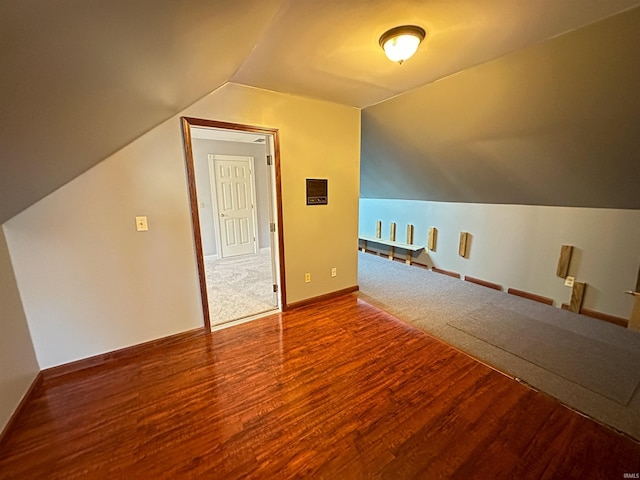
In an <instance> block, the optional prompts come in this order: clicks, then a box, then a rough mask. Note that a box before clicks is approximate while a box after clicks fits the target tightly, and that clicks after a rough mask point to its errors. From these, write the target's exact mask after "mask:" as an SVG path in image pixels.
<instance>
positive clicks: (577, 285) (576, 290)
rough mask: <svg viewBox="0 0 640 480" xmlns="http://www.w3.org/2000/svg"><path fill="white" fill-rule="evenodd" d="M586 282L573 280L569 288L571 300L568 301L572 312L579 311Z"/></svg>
mask: <svg viewBox="0 0 640 480" xmlns="http://www.w3.org/2000/svg"><path fill="white" fill-rule="evenodd" d="M586 286H587V284H586V283H584V282H573V289H572V290H571V302H569V310H570V311H572V312H574V313H580V310H582V301H583V300H584V291H585V288H586Z"/></svg>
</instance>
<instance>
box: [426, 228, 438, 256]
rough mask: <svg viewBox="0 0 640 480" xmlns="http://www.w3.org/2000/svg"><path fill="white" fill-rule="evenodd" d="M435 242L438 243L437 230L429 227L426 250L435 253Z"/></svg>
mask: <svg viewBox="0 0 640 480" xmlns="http://www.w3.org/2000/svg"><path fill="white" fill-rule="evenodd" d="M437 242H438V229H437V228H436V227H431V228H430V229H429V238H428V240H427V248H428V249H429V250H431V251H432V252H435V251H436V243H437Z"/></svg>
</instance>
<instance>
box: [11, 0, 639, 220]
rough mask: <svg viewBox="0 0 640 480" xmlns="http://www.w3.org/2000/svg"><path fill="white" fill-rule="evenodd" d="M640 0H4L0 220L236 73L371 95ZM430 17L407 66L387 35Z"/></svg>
mask: <svg viewBox="0 0 640 480" xmlns="http://www.w3.org/2000/svg"><path fill="white" fill-rule="evenodd" d="M638 4H640V2H639V0H582V1H581V2H568V1H557V0H537V1H531V2H522V1H520V0H431V1H426V0H419V1H418V0H414V1H408V0H399V1H395V2H388V1H382V0H350V1H348V2H347V1H342V0H305V1H295V0H243V1H242V2H228V1H222V0H183V1H180V2H176V1H172V0H127V1H124V0H96V1H93V2H86V1H82V0H56V1H50V0H3V1H2V2H1V3H0V62H1V63H0V64H1V65H2V76H1V79H0V94H1V95H2V97H1V100H2V101H1V105H2V108H1V109H0V122H1V125H2V128H1V129H0V168H1V174H0V222H4V221H5V220H7V219H8V218H10V217H11V216H13V215H15V214H17V213H19V212H20V211H21V210H23V209H24V208H26V207H28V206H29V205H31V204H32V203H34V202H36V201H37V200H39V199H40V198H42V197H44V196H46V195H47V194H48V193H50V192H52V191H53V190H55V189H57V188H59V187H60V186H62V185H64V184H65V183H66V182H68V181H69V180H71V179H72V178H74V177H75V176H77V175H79V174H81V173H82V172H84V171H86V170H87V169H89V168H90V167H92V166H93V165H95V164H96V163H98V162H100V161H101V160H103V159H104V158H106V157H108V156H109V155H110V154H112V153H114V152H115V151H117V150H118V149H120V148H122V147H123V146H124V145H126V144H127V143H129V142H131V141H132V140H134V139H135V138H137V137H139V136H140V135H142V134H143V133H144V132H146V131H148V130H150V129H151V128H153V127H154V126H156V125H158V124H159V123H161V122H162V121H164V120H166V119H167V118H169V117H171V116H173V115H175V114H176V113H178V112H180V111H181V110H182V109H184V108H185V107H186V106H188V105H190V104H191V103H193V102H195V101H196V100H198V99H200V98H202V97H203V96H204V95H206V94H207V93H209V92H211V91H213V90H215V89H216V88H218V87H219V86H221V85H223V84H224V83H226V82H229V81H232V82H237V83H241V84H245V85H251V86H256V87H260V88H266V89H271V90H276V91H281V92H285V93H293V94H300V95H305V96H310V97H315V98H320V99H324V100H328V101H332V102H337V103H341V104H345V105H350V106H354V107H359V108H364V107H368V106H371V105H374V104H378V103H380V102H384V101H386V100H388V99H390V98H393V97H395V96H397V95H398V94H401V93H403V92H407V91H410V90H413V89H416V88H418V87H421V86H422V85H426V84H431V83H433V82H435V81H436V80H439V79H442V78H445V77H449V76H451V75H453V74H455V73H457V72H462V71H465V70H468V69H470V68H472V67H474V66H477V65H480V64H483V63H485V62H488V61H490V60H493V59H497V58H499V57H502V56H504V55H506V54H510V53H511V52H515V51H518V50H520V49H525V48H528V47H531V46H532V45H536V44H539V43H541V42H544V41H546V40H548V39H550V38H552V37H555V36H558V35H561V34H564V33H566V32H570V31H572V30H575V29H579V28H581V27H584V26H586V25H588V24H590V23H593V22H595V21H597V20H599V19H602V18H606V17H608V16H611V15H614V14H616V13H619V12H621V11H624V10H627V9H630V8H632V7H635V6H637V5H638ZM408 23H409V24H418V25H421V26H423V27H424V28H425V29H426V30H427V39H426V42H425V45H424V46H423V47H421V49H420V50H419V51H418V53H417V54H416V56H415V57H414V58H412V59H411V60H410V61H408V62H406V63H405V64H403V65H402V66H398V65H395V64H392V63H391V62H389V61H388V60H387V59H386V58H385V57H384V54H383V52H382V50H381V49H380V47H379V46H378V38H379V36H380V35H381V34H382V33H383V32H384V31H385V30H387V29H388V28H391V27H393V26H396V25H400V24H408Z"/></svg>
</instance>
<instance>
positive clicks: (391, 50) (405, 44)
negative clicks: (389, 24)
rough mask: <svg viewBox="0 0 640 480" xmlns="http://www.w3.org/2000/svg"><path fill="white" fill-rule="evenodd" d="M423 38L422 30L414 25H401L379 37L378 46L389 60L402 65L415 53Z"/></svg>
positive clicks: (424, 34) (423, 32)
mask: <svg viewBox="0 0 640 480" xmlns="http://www.w3.org/2000/svg"><path fill="white" fill-rule="evenodd" d="M425 36H426V32H425V31H424V29H423V28H421V27H418V26H416V25H403V26H401V27H395V28H392V29H391V30H389V31H387V32H385V33H384V34H383V35H382V36H381V37H380V46H381V47H382V48H383V50H384V53H385V54H386V55H387V58H389V60H391V61H392V62H398V63H400V64H402V62H404V61H405V60H407V59H409V58H411V57H412V56H413V54H414V53H416V50H418V46H420V42H422V40H424V37H425Z"/></svg>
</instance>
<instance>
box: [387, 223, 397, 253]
mask: <svg viewBox="0 0 640 480" xmlns="http://www.w3.org/2000/svg"><path fill="white" fill-rule="evenodd" d="M389 240H391V241H392V242H395V241H396V222H391V226H390V228H389ZM389 260H393V247H389Z"/></svg>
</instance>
